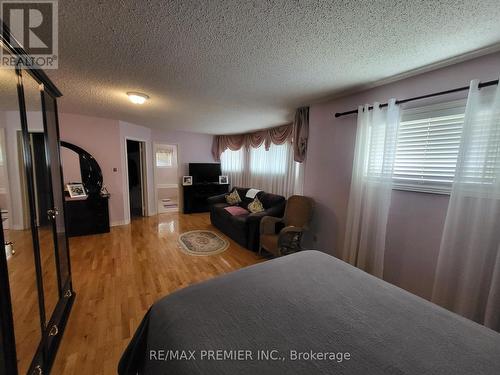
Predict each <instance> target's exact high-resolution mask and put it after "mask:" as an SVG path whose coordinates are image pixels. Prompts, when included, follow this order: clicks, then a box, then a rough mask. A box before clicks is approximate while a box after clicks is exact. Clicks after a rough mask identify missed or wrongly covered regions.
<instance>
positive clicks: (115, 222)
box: [109, 220, 130, 227]
mask: <svg viewBox="0 0 500 375" xmlns="http://www.w3.org/2000/svg"><path fill="white" fill-rule="evenodd" d="M127 224H130V220H117V221H112V222H111V223H109V225H110V226H111V227H118V226H120V225H127Z"/></svg>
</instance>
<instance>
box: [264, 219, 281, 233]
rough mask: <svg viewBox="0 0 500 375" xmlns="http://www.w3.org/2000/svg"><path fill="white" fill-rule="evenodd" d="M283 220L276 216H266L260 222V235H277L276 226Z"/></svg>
mask: <svg viewBox="0 0 500 375" xmlns="http://www.w3.org/2000/svg"><path fill="white" fill-rule="evenodd" d="M282 220H283V219H282V218H280V217H274V216H264V217H263V218H262V220H261V221H260V234H275V233H276V224H277V223H279V222H281V221H282Z"/></svg>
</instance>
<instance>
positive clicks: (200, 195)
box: [182, 182, 229, 214]
mask: <svg viewBox="0 0 500 375" xmlns="http://www.w3.org/2000/svg"><path fill="white" fill-rule="evenodd" d="M182 190H183V193H184V211H183V212H184V213H185V214H192V213H195V212H208V211H209V208H208V202H207V199H208V198H209V197H213V196H214V195H220V194H225V193H227V192H228V190H229V185H228V184H219V183H218V182H203V183H196V184H193V185H186V186H183V189H182Z"/></svg>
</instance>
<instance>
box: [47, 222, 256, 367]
mask: <svg viewBox="0 0 500 375" xmlns="http://www.w3.org/2000/svg"><path fill="white" fill-rule="evenodd" d="M193 229H212V230H216V229H215V228H214V227H212V226H211V224H210V221H209V217H208V214H193V215H182V214H177V213H168V214H161V215H158V216H152V217H149V218H141V219H136V220H134V221H133V222H132V224H131V225H126V226H121V227H114V228H112V229H111V233H109V234H103V235H96V236H87V237H76V238H72V239H70V249H71V264H72V272H73V284H74V289H75V291H76V293H77V297H76V301H75V305H74V307H73V311H72V313H71V316H70V319H69V322H68V326H67V328H66V332H65V333H64V338H63V341H62V344H61V347H60V349H59V353H58V354H57V358H56V361H55V364H54V367H53V370H52V373H53V374H56V375H60V374H61V375H73V374H74V375H76V374H78V375H82V374H85V375H86V374H89V375H90V374H92V375H101V374H106V375H108V374H116V368H117V364H118V360H119V358H120V356H121V354H122V352H123V350H124V349H125V347H126V345H127V344H128V342H129V340H130V338H131V336H132V335H133V334H134V331H135V329H136V327H137V326H138V325H139V323H140V321H141V319H142V317H143V316H144V314H145V313H146V311H147V310H148V308H149V306H150V305H151V304H152V303H153V302H155V301H156V300H157V299H159V298H161V297H163V296H165V295H167V294H169V293H172V292H173V291H175V290H177V289H179V288H183V287H185V286H188V285H190V284H193V283H196V282H200V281H203V280H207V279H210V278H212V277H214V276H216V275H220V274H223V273H227V272H230V271H233V270H236V269H239V268H241V267H245V266H248V265H251V264H254V263H258V262H260V261H261V260H262V258H260V257H259V256H257V255H256V254H255V253H253V252H251V251H248V250H246V249H244V248H242V247H241V246H239V245H238V244H236V243H235V242H234V241H232V240H229V238H227V237H225V238H227V239H228V240H229V241H230V247H229V248H228V250H226V251H225V252H223V253H221V254H218V255H213V256H208V257H196V256H191V255H187V254H185V253H183V252H182V251H181V250H180V249H179V245H178V243H177V236H178V234H179V233H182V232H185V231H188V230H193Z"/></svg>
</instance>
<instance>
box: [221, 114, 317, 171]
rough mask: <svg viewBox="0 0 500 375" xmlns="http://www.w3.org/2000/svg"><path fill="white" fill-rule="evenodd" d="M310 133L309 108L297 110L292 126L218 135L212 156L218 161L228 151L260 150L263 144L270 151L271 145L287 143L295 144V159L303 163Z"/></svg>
mask: <svg viewBox="0 0 500 375" xmlns="http://www.w3.org/2000/svg"><path fill="white" fill-rule="evenodd" d="M308 133H309V107H302V108H299V109H297V111H296V113H295V119H294V122H293V123H292V124H287V125H282V126H277V127H275V128H270V129H264V130H259V131H256V132H252V133H245V134H231V135H216V136H215V137H214V141H213V145H212V155H213V157H214V159H215V160H216V161H220V156H221V155H222V153H223V152H224V151H226V150H227V149H229V150H232V151H237V150H239V149H241V148H242V147H247V148H248V147H253V148H258V147H260V146H261V145H262V144H264V145H265V148H266V150H269V147H270V146H271V143H273V144H275V145H282V144H283V143H285V142H291V143H293V144H294V159H295V161H297V162H303V161H304V159H305V154H306V151H307V138H308Z"/></svg>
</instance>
